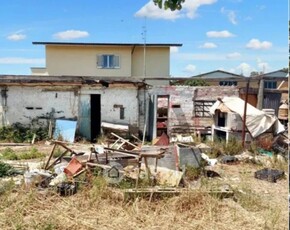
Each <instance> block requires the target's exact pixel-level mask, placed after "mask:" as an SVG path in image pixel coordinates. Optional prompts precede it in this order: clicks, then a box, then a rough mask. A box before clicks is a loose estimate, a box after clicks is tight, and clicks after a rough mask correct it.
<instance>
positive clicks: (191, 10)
mask: <svg viewBox="0 0 290 230" xmlns="http://www.w3.org/2000/svg"><path fill="white" fill-rule="evenodd" d="M216 1H217V0H186V1H185V2H184V4H183V5H182V9H184V11H186V16H187V17H188V18H195V17H196V16H197V13H196V11H197V9H198V8H199V7H200V6H202V5H211V4H213V3H215V2H216Z"/></svg>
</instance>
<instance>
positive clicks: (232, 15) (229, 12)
mask: <svg viewBox="0 0 290 230" xmlns="http://www.w3.org/2000/svg"><path fill="white" fill-rule="evenodd" d="M221 13H222V14H225V15H227V17H228V19H229V21H230V22H231V23H232V24H234V25H236V24H238V22H237V16H236V13H235V11H233V10H226V9H225V8H224V7H222V8H221Z"/></svg>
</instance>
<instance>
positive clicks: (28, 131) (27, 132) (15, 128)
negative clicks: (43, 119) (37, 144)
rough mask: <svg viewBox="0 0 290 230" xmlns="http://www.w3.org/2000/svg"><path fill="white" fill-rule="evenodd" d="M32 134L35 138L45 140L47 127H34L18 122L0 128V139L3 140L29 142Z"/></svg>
mask: <svg viewBox="0 0 290 230" xmlns="http://www.w3.org/2000/svg"><path fill="white" fill-rule="evenodd" d="M34 134H35V135H36V140H45V139H47V138H48V128H43V127H37V128H35V127H32V126H26V125H22V124H20V123H14V124H12V125H10V126H5V127H1V128H0V140H1V141H5V142H15V143H22V142H31V140H32V138H33V135H34Z"/></svg>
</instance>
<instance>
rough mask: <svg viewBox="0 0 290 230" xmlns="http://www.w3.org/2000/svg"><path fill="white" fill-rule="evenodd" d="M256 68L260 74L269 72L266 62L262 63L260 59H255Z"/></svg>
mask: <svg viewBox="0 0 290 230" xmlns="http://www.w3.org/2000/svg"><path fill="white" fill-rule="evenodd" d="M257 66H258V69H260V70H261V71H262V72H264V73H267V72H269V69H270V65H269V63H267V62H264V61H262V60H261V59H260V58H258V59H257Z"/></svg>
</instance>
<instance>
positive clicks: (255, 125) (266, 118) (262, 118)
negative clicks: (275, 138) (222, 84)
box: [210, 97, 285, 138]
mask: <svg viewBox="0 0 290 230" xmlns="http://www.w3.org/2000/svg"><path fill="white" fill-rule="evenodd" d="M220 106H226V107H227V108H228V109H230V110H231V111H232V112H235V113H238V114H239V115H240V116H241V118H242V120H243V118H244V106H245V101H244V100H242V99H241V98H239V97H224V98H223V99H222V101H220V100H217V101H216V102H215V103H214V104H213V105H212V107H211V108H210V113H211V114H213V115H214V114H215V111H216V110H217V109H218V108H219V107H220ZM272 126H273V128H274V134H278V133H281V132H284V131H285V129H284V126H283V125H282V124H281V123H280V121H279V120H278V118H277V117H276V116H273V115H269V114H266V113H265V112H264V111H261V110H259V109H257V108H255V107H254V106H252V105H250V104H249V103H247V113H246V127H247V129H248V131H249V132H250V133H251V135H252V137H253V138H255V137H257V136H259V135H260V134H262V133H264V132H266V131H267V130H268V129H269V128H271V127H272Z"/></svg>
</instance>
